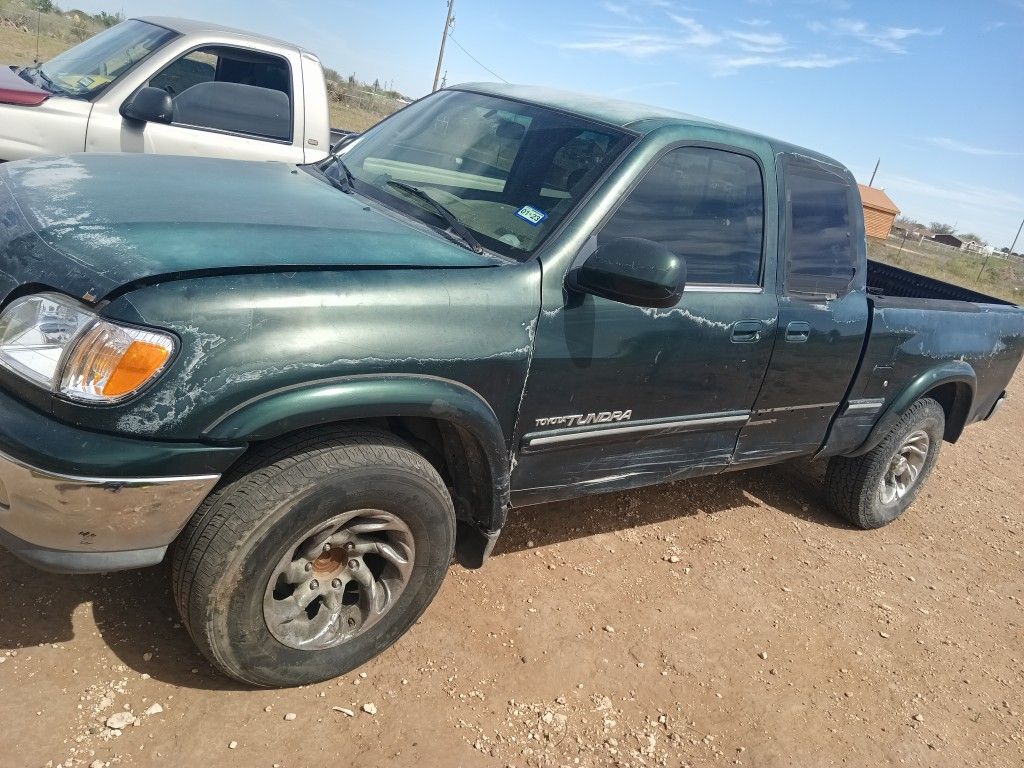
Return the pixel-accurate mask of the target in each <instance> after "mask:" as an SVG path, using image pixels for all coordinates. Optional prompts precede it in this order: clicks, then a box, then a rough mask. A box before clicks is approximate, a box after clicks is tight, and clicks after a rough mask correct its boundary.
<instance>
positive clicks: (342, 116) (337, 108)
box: [331, 101, 387, 132]
mask: <svg viewBox="0 0 1024 768" xmlns="http://www.w3.org/2000/svg"><path fill="white" fill-rule="evenodd" d="M385 117H387V114H381V113H379V112H368V111H367V110H365V109H362V108H360V107H357V106H355V105H353V104H346V103H344V102H341V101H332V102H331V127H332V128H341V129H343V130H346V131H360V132H362V131H365V130H366V129H367V128H369V127H370V126H372V125H376V124H377V123H379V122H380V121H381V120H382V119H384V118H385Z"/></svg>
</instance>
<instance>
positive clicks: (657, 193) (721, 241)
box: [598, 147, 764, 287]
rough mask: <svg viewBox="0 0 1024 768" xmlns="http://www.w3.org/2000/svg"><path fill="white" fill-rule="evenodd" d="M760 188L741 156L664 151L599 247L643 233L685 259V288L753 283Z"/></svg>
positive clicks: (756, 172)
mask: <svg viewBox="0 0 1024 768" xmlns="http://www.w3.org/2000/svg"><path fill="white" fill-rule="evenodd" d="M763 187H764V185H763V183H762V180H761V169H760V167H759V166H758V164H757V163H756V162H755V161H754V160H753V158H750V157H748V156H746V155H740V154H737V153H735V152H728V151H726V150H721V149H710V148H707V147H680V148H679V149H674V150H671V151H670V152H668V153H667V154H666V155H665V156H664V157H662V158H661V159H660V160H659V161H658V162H657V163H656V164H655V165H654V167H653V168H651V169H650V170H649V171H648V173H647V175H646V176H645V177H644V178H643V180H642V181H641V182H640V183H639V184H638V185H637V186H636V187H635V188H634V189H633V191H632V192H630V194H629V196H628V197H627V198H626V200H625V202H624V203H623V204H622V205H621V206H620V207H619V209H618V210H617V211H616V212H615V213H614V214H613V215H612V218H611V219H610V220H609V221H608V223H607V224H606V225H605V227H604V229H603V230H602V231H601V233H600V234H599V235H598V244H599V245H601V244H603V243H606V242H609V241H611V240H615V239H617V238H620V237H642V238H644V239H647V240H653V241H655V242H657V243H660V244H661V245H664V246H665V247H666V248H668V249H669V250H670V251H672V252H673V253H675V254H678V255H680V256H683V257H685V258H686V273H687V284H688V285H723V286H743V287H748V286H756V285H759V284H760V280H761V252H762V239H763V234H764V189H763Z"/></svg>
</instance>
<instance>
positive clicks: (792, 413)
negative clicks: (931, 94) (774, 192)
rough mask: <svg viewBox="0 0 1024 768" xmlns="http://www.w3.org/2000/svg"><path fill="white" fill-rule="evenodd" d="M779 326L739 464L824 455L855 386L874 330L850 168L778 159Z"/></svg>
mask: <svg viewBox="0 0 1024 768" xmlns="http://www.w3.org/2000/svg"><path fill="white" fill-rule="evenodd" d="M778 165H779V174H780V180H781V187H780V190H781V194H780V212H779V218H780V222H781V230H780V238H779V243H780V246H779V274H778V291H779V323H778V327H777V329H776V331H775V349H774V352H773V353H772V358H771V363H770V365H769V367H768V373H767V375H766V376H765V379H764V385H763V387H762V389H761V392H760V394H759V395H758V398H757V402H756V403H755V404H754V408H753V413H752V414H751V418H750V421H749V422H748V423H747V424H746V426H745V427H744V428H743V430H742V432H741V433H740V439H739V441H738V443H737V446H736V461H737V462H741V463H751V464H755V463H770V462H773V461H776V460H778V459H779V458H782V457H785V456H797V455H807V454H811V453H813V452H814V451H816V450H817V449H818V447H819V446H820V445H821V442H822V440H823V439H824V437H825V434H826V431H827V430H828V425H829V423H830V421H831V419H832V417H833V415H834V414H835V412H836V410H837V408H838V407H839V405H840V403H841V402H842V401H843V399H844V398H845V396H846V392H847V390H848V388H849V386H850V382H851V381H852V380H853V376H854V373H855V372H856V369H857V365H858V363H859V361H860V359H861V352H862V349H863V345H864V337H865V334H866V332H867V326H868V304H867V297H866V294H865V290H864V280H865V274H864V272H865V268H864V265H865V264H866V256H865V254H864V249H865V241H864V225H863V217H862V215H861V212H860V208H859V197H858V195H857V192H856V182H855V181H854V179H853V177H852V176H851V175H850V173H849V171H847V170H846V169H845V168H842V167H839V166H835V165H830V164H828V163H824V162H820V161H817V160H814V159H812V158H808V157H804V156H802V155H794V154H784V155H780V156H779V161H778Z"/></svg>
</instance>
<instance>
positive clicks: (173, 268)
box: [0, 154, 502, 301]
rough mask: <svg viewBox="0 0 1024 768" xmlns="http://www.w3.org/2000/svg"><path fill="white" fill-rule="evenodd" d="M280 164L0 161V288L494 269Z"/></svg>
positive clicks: (85, 158) (95, 290)
mask: <svg viewBox="0 0 1024 768" xmlns="http://www.w3.org/2000/svg"><path fill="white" fill-rule="evenodd" d="M500 263H502V260H500V259H499V258H497V257H491V256H479V255H477V254H475V253H472V252H471V251H469V250H467V249H465V248H462V247H460V246H458V245H455V244H454V243H450V242H448V241H447V240H445V239H444V238H441V237H440V236H437V235H435V234H434V233H432V232H431V231H429V230H428V229H427V228H426V227H422V226H417V225H415V224H413V223H411V222H407V221H406V220H405V219H402V218H399V217H398V216H397V215H394V216H393V215H391V214H389V213H387V212H385V211H382V210H380V209H379V207H377V206H373V207H371V206H369V205H367V204H366V203H365V201H364V200H361V199H360V198H358V197H355V196H353V195H347V194H344V193H343V192H339V191H338V190H336V189H334V188H333V187H331V186H329V185H328V184H326V183H324V182H322V181H320V180H319V179H316V178H314V177H313V176H311V175H309V174H308V173H305V172H304V171H301V170H298V169H296V168H295V167H293V166H290V165H285V164H282V163H259V162H242V161H236V160H217V159H208V158H193V157H175V156H161V155H129V154H110V155H104V154H87V155H72V156H68V157H47V158H39V159H34V160H25V161H21V162H17V163H7V164H5V165H2V166H0V272H3V273H4V275H5V276H6V278H7V279H6V280H5V283H6V284H5V285H3V286H2V288H3V295H5V296H6V295H7V294H8V293H9V292H10V291H11V290H13V289H14V288H15V287H17V286H18V285H25V284H37V285H40V286H48V287H51V288H56V289H58V290H61V291H64V292H66V293H68V294H71V295H73V296H77V297H82V298H84V299H85V300H86V301H96V300H99V299H102V298H103V297H104V296H106V295H107V294H109V293H110V292H111V291H114V290H115V289H117V288H118V287H121V286H124V285H126V284H128V283H136V282H139V281H148V282H151V281H154V280H157V279H176V278H181V277H183V276H186V275H189V274H193V273H223V272H232V271H238V272H244V271H270V270H280V271H292V270H298V269H331V268H346V267H370V268H372V267H379V268H384V267H403V268H444V267H448V268H459V267H483V266H495V265H497V264H500Z"/></svg>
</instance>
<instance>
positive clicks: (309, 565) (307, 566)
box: [302, 563, 313, 571]
mask: <svg viewBox="0 0 1024 768" xmlns="http://www.w3.org/2000/svg"><path fill="white" fill-rule="evenodd" d="M302 567H303V568H305V569H306V570H307V571H312V570H313V564H312V563H306V564H305V565H304V566H302Z"/></svg>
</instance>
